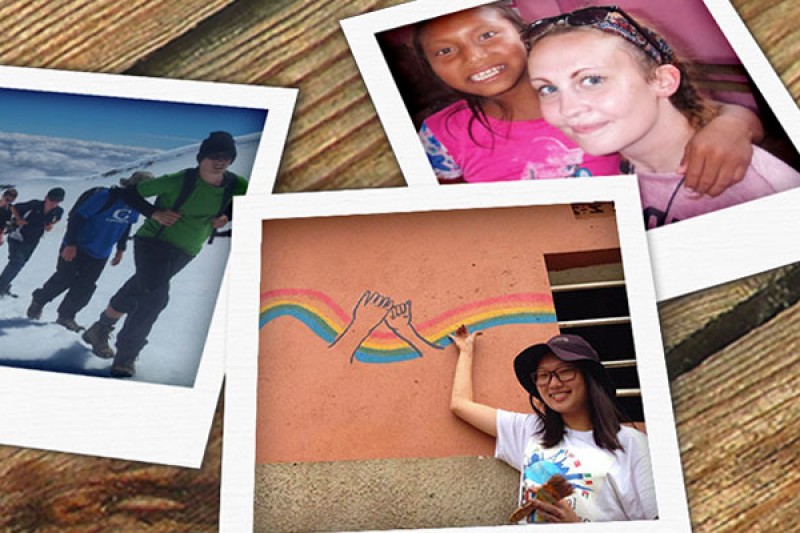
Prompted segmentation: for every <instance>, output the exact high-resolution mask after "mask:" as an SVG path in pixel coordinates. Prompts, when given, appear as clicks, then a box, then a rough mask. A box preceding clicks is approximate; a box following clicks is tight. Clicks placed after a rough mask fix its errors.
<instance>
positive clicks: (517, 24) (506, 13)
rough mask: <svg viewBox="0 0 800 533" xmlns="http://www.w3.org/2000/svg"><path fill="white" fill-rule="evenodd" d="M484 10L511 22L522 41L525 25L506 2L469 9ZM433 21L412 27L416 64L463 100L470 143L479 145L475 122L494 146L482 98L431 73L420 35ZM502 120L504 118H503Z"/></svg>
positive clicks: (493, 132)
mask: <svg viewBox="0 0 800 533" xmlns="http://www.w3.org/2000/svg"><path fill="white" fill-rule="evenodd" d="M484 8H489V9H494V10H496V11H497V12H499V13H500V14H501V15H502V16H503V18H505V19H506V20H508V21H509V22H511V24H512V25H513V26H514V28H516V30H517V32H519V34H520V41H521V40H522V37H521V35H522V32H523V31H524V30H525V27H526V24H525V22H524V21H523V20H522V18H521V17H520V16H519V14H517V12H516V11H515V10H514V9H513V8H512V7H511V6H509V5H508V2H507V1H502V0H501V1H498V2H493V3H491V4H486V5H483V6H477V7H474V8H471V9H484ZM433 20H435V19H428V20H423V21H420V22H418V23H416V24H415V25H414V27H413V32H412V37H411V43H412V46H413V47H414V54H415V55H416V57H417V62H418V63H419V66H420V68H421V69H422V71H423V73H424V74H425V75H427V76H429V77H430V79H433V80H436V82H437V83H438V84H439V85H440V86H441V87H443V88H444V89H445V90H446V91H447V92H449V93H450V94H451V95H452V97H453V100H457V99H460V100H464V102H466V104H467V108H468V109H469V111H470V114H471V116H470V120H469V124H468V126H467V133H468V134H469V138H470V139H471V140H472V142H474V143H475V144H479V143H478V141H477V140H476V139H475V137H474V135H473V134H472V127H473V125H474V123H475V122H476V121H477V122H478V123H479V124H480V125H481V126H483V127H484V128H486V130H487V131H489V133H491V134H492V144H493V145H494V134H495V133H496V132H495V131H494V130H493V129H492V126H491V125H490V124H489V119H488V117H487V116H486V111H485V110H484V108H483V97H481V96H476V95H474V94H469V93H465V92H462V91H458V90H456V89H453V88H452V87H450V86H449V85H447V84H446V83H444V82H443V81H442V80H441V79H440V78H439V76H437V75H436V73H435V72H434V71H433V67H431V64H430V62H429V61H428V57H427V56H426V55H425V49H424V48H423V46H422V34H423V32H424V30H425V28H426V27H427V25H428V24H429V23H431V22H432V21H433ZM501 110H502V111H503V113H504V115H505V114H506V110H505V109H503V107H502V105H501ZM455 111H456V109H454V110H453V112H455ZM448 118H449V117H448ZM504 118H506V117H504ZM507 118H511V117H507Z"/></svg>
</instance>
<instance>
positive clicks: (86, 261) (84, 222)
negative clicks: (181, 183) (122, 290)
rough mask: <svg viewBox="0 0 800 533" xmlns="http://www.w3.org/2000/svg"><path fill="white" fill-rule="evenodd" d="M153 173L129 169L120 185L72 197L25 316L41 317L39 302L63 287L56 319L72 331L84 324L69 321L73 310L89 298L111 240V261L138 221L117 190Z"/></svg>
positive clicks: (115, 259) (115, 260) (116, 261)
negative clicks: (51, 265)
mask: <svg viewBox="0 0 800 533" xmlns="http://www.w3.org/2000/svg"><path fill="white" fill-rule="evenodd" d="M153 178H154V176H153V175H152V174H151V173H150V172H134V173H133V175H132V176H131V177H129V178H122V179H120V180H119V184H120V186H121V187H122V188H119V187H111V188H108V187H93V188H91V189H89V190H87V191H85V192H84V193H83V194H82V195H81V197H80V198H78V201H77V202H75V205H74V206H73V207H72V209H71V210H70V213H69V216H68V218H67V231H66V234H65V235H64V240H63V242H62V243H61V250H60V251H59V255H58V263H57V265H56V271H55V273H54V274H53V275H52V276H50V279H48V280H47V281H46V282H45V283H44V285H42V287H41V288H39V289H36V290H35V291H33V298H32V300H31V305H30V307H28V318H30V319H32V320H38V319H39V318H41V316H42V309H43V308H44V306H45V305H47V304H48V303H50V302H51V301H52V300H54V299H55V298H57V297H58V296H59V295H60V294H61V293H63V292H64V291H67V290H68V289H69V290H68V292H67V294H66V296H64V300H63V301H62V302H61V305H60V306H59V307H58V319H57V320H56V324H59V325H61V326H64V327H65V328H67V329H69V330H71V331H76V332H77V331H81V330H83V329H84V328H82V327H81V326H80V325H79V324H78V323H77V322H75V315H76V314H77V313H78V311H80V310H81V309H83V308H84V307H86V305H87V304H88V303H89V300H91V299H92V295H93V294H94V291H95V289H96V288H97V285H96V284H95V283H96V282H97V279H98V278H99V277H100V274H101V273H102V272H103V269H104V268H105V266H106V262H107V261H108V258H109V256H110V255H111V251H112V249H113V248H114V245H115V244H116V253H115V254H114V257H113V258H112V259H111V266H116V265H118V264H119V263H120V261H122V256H123V254H124V253H125V249H126V248H127V243H128V237H129V236H130V231H131V226H132V225H133V224H135V223H136V222H137V221H138V220H139V213H138V211H136V210H135V209H131V207H130V206H129V205H128V204H127V203H125V201H124V200H123V199H122V194H121V193H122V191H123V189H126V188H132V187H136V186H137V185H138V184H139V183H142V182H144V181H147V180H151V179H153Z"/></svg>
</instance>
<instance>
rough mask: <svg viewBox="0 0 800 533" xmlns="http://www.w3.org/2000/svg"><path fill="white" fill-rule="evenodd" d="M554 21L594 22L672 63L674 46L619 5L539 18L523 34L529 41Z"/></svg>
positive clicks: (650, 53) (656, 57)
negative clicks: (639, 22)
mask: <svg viewBox="0 0 800 533" xmlns="http://www.w3.org/2000/svg"><path fill="white" fill-rule="evenodd" d="M554 25H568V26H593V27H596V28H597V29H599V30H602V31H605V32H609V33H614V34H616V35H619V36H620V37H622V38H623V39H625V40H626V41H629V42H631V43H633V44H635V45H636V46H638V47H639V48H641V49H642V50H643V51H644V52H645V53H646V54H647V55H648V56H650V57H652V58H653V60H655V61H657V62H658V63H659V64H662V65H665V64H668V63H672V62H673V61H674V59H675V58H674V54H673V52H672V49H671V48H670V47H669V45H668V44H667V43H666V42H664V40H663V39H661V38H660V37H658V36H657V35H656V34H655V33H654V32H652V31H650V30H647V29H645V28H642V27H641V26H640V25H639V24H638V23H637V22H636V21H635V20H634V19H633V18H632V17H631V16H630V15H628V14H627V13H625V11H623V10H622V8H621V7H619V6H593V7H585V8H582V9H576V10H575V11H571V12H569V13H563V14H561V15H556V16H554V17H548V18H544V19H540V20H537V21H535V22H532V23H530V24H529V25H528V26H527V27H526V28H525V31H524V32H523V34H522V36H523V39H524V40H526V41H530V40H531V39H535V38H538V37H541V36H542V35H544V33H545V32H546V31H547V30H548V29H550V28H551V27H552V26H554Z"/></svg>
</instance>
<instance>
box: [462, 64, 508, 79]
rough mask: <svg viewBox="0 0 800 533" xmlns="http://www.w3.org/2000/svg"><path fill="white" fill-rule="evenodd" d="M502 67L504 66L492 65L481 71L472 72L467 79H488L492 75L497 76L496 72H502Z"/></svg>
mask: <svg viewBox="0 0 800 533" xmlns="http://www.w3.org/2000/svg"><path fill="white" fill-rule="evenodd" d="M504 68H505V67H492V68H490V69H486V70H484V71H482V72H478V73H476V74H473V75H472V76H470V77H469V79H470V80H472V81H484V80H488V79H489V78H491V77H492V76H497V75H498V74H500V72H502V71H503V69H504Z"/></svg>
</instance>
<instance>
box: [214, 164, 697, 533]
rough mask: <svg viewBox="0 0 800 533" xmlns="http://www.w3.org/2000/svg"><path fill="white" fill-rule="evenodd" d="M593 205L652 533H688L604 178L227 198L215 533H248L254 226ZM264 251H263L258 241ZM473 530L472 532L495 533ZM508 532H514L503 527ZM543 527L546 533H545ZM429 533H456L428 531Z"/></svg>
mask: <svg viewBox="0 0 800 533" xmlns="http://www.w3.org/2000/svg"><path fill="white" fill-rule="evenodd" d="M594 201H613V202H615V205H616V214H617V227H618V231H619V240H620V248H621V252H622V262H623V269H624V274H625V280H626V287H627V294H628V304H629V307H630V314H631V317H632V318H631V326H632V330H633V338H634V346H635V349H636V353H637V361H638V365H639V377H640V382H641V389H642V391H643V394H642V399H643V404H644V413H645V419H646V420H647V429H648V436H649V442H650V446H651V448H650V453H651V458H652V463H653V474H654V479H655V486H656V497H657V501H658V509H659V514H660V516H659V519H658V520H655V521H652V522H647V524H646V527H647V528H648V530H650V531H653V532H665V533H666V532H670V533H674V532H682V531H687V532H688V531H690V530H691V528H690V522H689V514H688V507H687V501H686V493H685V489H684V484H683V477H682V474H681V463H680V455H679V448H678V441H677V436H676V432H675V421H674V418H673V413H672V402H671V399H670V391H669V384H668V380H667V373H666V365H665V362H664V354H663V345H662V342H661V331H660V326H659V322H658V313H657V309H656V300H655V289H654V286H653V280H652V277H651V268H650V259H649V256H648V251H647V241H646V237H645V232H644V228H643V225H642V220H641V207H640V201H639V193H638V186H637V184H636V179H635V177H633V176H618V177H616V176H615V177H609V178H605V179H603V180H585V181H578V180H549V181H546V182H538V183H532V182H506V183H495V184H474V185H471V186H468V187H455V186H454V187H436V188H432V187H416V188H404V189H376V190H362V191H329V192H317V193H298V194H283V195H273V196H271V197H268V198H240V199H237V200H236V206H235V209H236V216H237V221H238V223H239V225H238V226H237V230H236V233H235V235H234V237H233V243H232V252H231V258H232V259H233V262H232V264H231V274H232V276H231V277H230V286H229V288H230V297H231V302H236V305H235V307H234V306H231V308H230V309H229V310H228V324H229V330H228V333H229V336H228V349H227V353H228V359H227V362H226V371H227V373H226V386H225V414H224V417H225V427H224V440H223V447H222V449H223V457H222V490H221V509H220V531H223V532H228V531H230V532H238V531H251V530H252V529H253V512H254V509H253V505H254V489H255V448H256V396H257V376H258V337H259V328H258V317H259V306H260V277H261V276H260V273H261V249H262V248H261V246H262V242H261V238H262V227H263V221H265V220H279V219H294V218H297V219H303V218H309V217H323V216H339V215H362V214H380V213H410V212H422V211H448V210H459V209H486V208H497V207H512V206H535V205H551V204H566V203H580V202H594ZM264 244H265V245H266V246H269V243H268V242H267V243H264ZM643 525H644V524H643V523H642V522H630V523H622V522H615V523H606V524H599V523H598V524H580V525H577V526H574V525H573V526H572V527H570V526H563V525H555V524H551V526H550V527H552V528H553V531H573V530H574V531H611V530H613V531H620V532H624V531H628V532H638V531H639V530H641V528H642V526H643ZM503 527H506V526H498V527H496V528H475V530H476V531H478V530H481V531H483V530H486V531H488V530H492V531H494V530H499V529H501V528H503ZM511 527H516V526H511ZM548 529H549V528H548ZM436 531H455V529H437V530H436Z"/></svg>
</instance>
